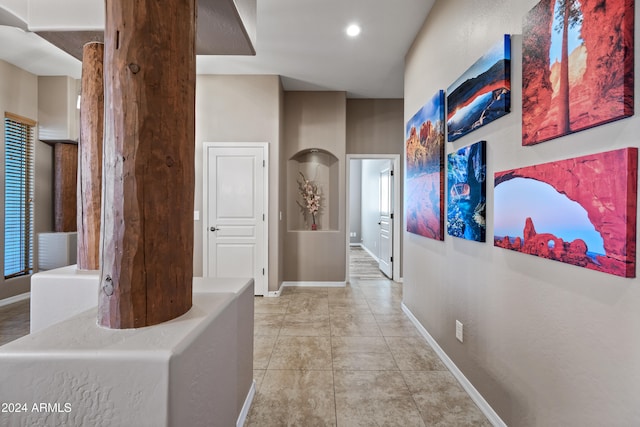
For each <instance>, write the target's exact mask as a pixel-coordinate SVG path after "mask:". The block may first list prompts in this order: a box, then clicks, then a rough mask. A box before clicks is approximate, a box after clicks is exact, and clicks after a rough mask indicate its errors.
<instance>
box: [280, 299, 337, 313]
mask: <svg viewBox="0 0 640 427" xmlns="http://www.w3.org/2000/svg"><path fill="white" fill-rule="evenodd" d="M287 314H306V315H319V314H329V297H327V296H317V295H295V296H292V297H291V300H290V302H289V307H288V308H287Z"/></svg>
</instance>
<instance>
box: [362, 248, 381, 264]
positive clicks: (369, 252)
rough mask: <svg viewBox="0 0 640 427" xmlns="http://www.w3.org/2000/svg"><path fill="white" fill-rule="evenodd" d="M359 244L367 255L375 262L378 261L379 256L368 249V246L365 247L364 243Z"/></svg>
mask: <svg viewBox="0 0 640 427" xmlns="http://www.w3.org/2000/svg"><path fill="white" fill-rule="evenodd" d="M361 246H362V249H364V250H365V251H367V253H368V254H369V255H371V258H373V259H375V260H376V262H380V258H378V257H377V256H375V255H374V253H373V252H371V251H370V250H369V248H367V247H366V246H365V245H361Z"/></svg>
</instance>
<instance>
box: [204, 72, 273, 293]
mask: <svg viewBox="0 0 640 427" xmlns="http://www.w3.org/2000/svg"><path fill="white" fill-rule="evenodd" d="M281 103H282V86H281V84H280V78H279V77H278V76H272V75H268V76H231V75H200V76H197V80H196V164H195V166H196V187H195V207H194V209H195V210H197V211H200V213H201V214H202V181H203V176H202V168H203V145H202V144H203V143H205V142H267V143H269V225H268V227H269V243H268V247H269V249H268V250H269V290H270V291H274V290H277V289H278V286H279V285H280V282H281V280H282V279H281V274H282V272H281V270H280V268H279V267H280V261H279V259H278V254H279V253H280V239H279V238H278V237H279V236H280V224H281V223H282V222H281V221H279V213H280V211H281V209H280V208H281V206H280V166H281V165H280V156H281V154H280V147H281ZM202 226H203V218H202V216H201V218H200V221H195V222H194V251H193V267H194V268H193V274H194V275H195V276H201V275H202V262H203V260H202V256H203V253H202V252H203V250H202V245H203V229H202Z"/></svg>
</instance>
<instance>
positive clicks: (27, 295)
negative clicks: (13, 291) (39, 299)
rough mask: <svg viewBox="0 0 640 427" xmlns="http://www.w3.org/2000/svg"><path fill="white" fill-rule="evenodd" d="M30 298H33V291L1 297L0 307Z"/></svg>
mask: <svg viewBox="0 0 640 427" xmlns="http://www.w3.org/2000/svg"><path fill="white" fill-rule="evenodd" d="M29 298H31V292H25V293H24V294H20V295H14V296H12V297H9V298H5V299H0V307H3V306H5V305H9V304H13V303H16V302H20V301H24V300H26V299H29Z"/></svg>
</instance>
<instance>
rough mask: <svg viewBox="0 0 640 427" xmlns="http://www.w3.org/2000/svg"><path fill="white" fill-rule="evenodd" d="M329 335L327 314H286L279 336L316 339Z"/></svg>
mask: <svg viewBox="0 0 640 427" xmlns="http://www.w3.org/2000/svg"><path fill="white" fill-rule="evenodd" d="M329 335H331V328H330V326H329V315H328V314H315V315H314V314H287V315H285V316H284V321H283V322H282V328H281V329H280V336H299V337H317V336H326V337H328V336H329Z"/></svg>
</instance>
